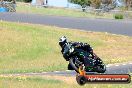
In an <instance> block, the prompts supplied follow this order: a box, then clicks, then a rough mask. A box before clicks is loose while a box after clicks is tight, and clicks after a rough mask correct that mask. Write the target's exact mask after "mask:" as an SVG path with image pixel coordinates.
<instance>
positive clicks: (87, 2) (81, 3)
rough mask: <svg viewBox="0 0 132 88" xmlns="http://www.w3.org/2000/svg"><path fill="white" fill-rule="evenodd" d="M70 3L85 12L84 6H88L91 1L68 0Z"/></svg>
mask: <svg viewBox="0 0 132 88" xmlns="http://www.w3.org/2000/svg"><path fill="white" fill-rule="evenodd" d="M68 1H69V2H71V3H74V4H78V5H80V6H81V7H82V10H83V11H85V9H84V8H85V7H86V6H90V4H91V0H68Z"/></svg>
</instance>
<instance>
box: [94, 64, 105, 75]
mask: <svg viewBox="0 0 132 88" xmlns="http://www.w3.org/2000/svg"><path fill="white" fill-rule="evenodd" d="M96 71H97V72H98V73H105V71H106V66H105V65H104V64H102V65H98V66H97V70H96Z"/></svg>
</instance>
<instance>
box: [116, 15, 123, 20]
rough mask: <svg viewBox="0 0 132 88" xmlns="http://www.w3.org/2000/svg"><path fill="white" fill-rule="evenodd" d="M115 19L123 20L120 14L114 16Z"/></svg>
mask: <svg viewBox="0 0 132 88" xmlns="http://www.w3.org/2000/svg"><path fill="white" fill-rule="evenodd" d="M115 19H123V15H122V14H115Z"/></svg>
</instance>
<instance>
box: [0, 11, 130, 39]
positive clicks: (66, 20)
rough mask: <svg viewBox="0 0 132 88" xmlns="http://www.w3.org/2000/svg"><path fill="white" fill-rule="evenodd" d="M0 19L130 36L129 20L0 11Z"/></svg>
mask: <svg viewBox="0 0 132 88" xmlns="http://www.w3.org/2000/svg"><path fill="white" fill-rule="evenodd" d="M0 20H5V21H11V22H24V23H25V22H26V23H34V24H44V25H51V26H58V27H63V28H73V29H79V30H86V31H99V32H109V33H113V34H121V35H127V36H132V21H131V20H108V19H90V18H75V17H62V16H61V17H60V16H47V15H38V14H24V13H23V14H22V13H0Z"/></svg>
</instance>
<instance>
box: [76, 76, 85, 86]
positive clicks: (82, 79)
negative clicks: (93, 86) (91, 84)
mask: <svg viewBox="0 0 132 88" xmlns="http://www.w3.org/2000/svg"><path fill="white" fill-rule="evenodd" d="M76 81H77V83H78V84H79V85H81V86H83V85H84V84H85V83H86V82H87V80H86V78H85V77H84V76H76Z"/></svg>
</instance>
